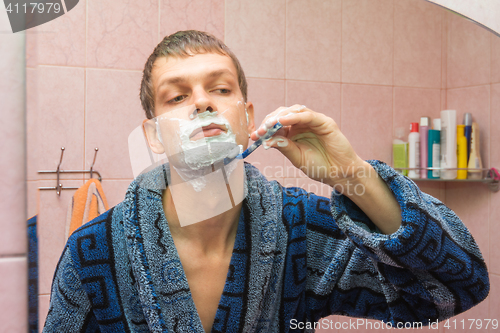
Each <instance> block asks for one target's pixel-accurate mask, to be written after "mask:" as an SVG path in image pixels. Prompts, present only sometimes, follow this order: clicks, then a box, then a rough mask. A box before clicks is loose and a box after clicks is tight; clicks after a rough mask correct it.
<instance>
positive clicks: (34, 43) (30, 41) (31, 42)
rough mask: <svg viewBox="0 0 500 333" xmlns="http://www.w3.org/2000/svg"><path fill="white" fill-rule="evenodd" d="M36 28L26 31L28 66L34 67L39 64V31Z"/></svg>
mask: <svg viewBox="0 0 500 333" xmlns="http://www.w3.org/2000/svg"><path fill="white" fill-rule="evenodd" d="M35 29H36V28H31V29H29V30H28V31H26V33H25V36H26V67H28V68H34V67H36V66H37V65H38V33H37V32H36V31H35Z"/></svg>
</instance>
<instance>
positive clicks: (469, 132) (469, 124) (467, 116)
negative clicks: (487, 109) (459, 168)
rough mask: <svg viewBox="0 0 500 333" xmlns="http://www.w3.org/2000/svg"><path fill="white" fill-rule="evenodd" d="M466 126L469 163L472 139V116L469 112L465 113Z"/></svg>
mask: <svg viewBox="0 0 500 333" xmlns="http://www.w3.org/2000/svg"><path fill="white" fill-rule="evenodd" d="M464 125H465V128H464V135H465V138H466V139H467V163H469V156H470V145H471V138H472V114H470V113H469V112H467V113H464Z"/></svg>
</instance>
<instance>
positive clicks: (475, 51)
mask: <svg viewBox="0 0 500 333" xmlns="http://www.w3.org/2000/svg"><path fill="white" fill-rule="evenodd" d="M448 16H449V30H448V88H457V87H465V86H472V85H479V84H485V83H490V67H491V64H490V59H491V53H490V42H491V40H490V35H489V34H490V32H488V31H487V30H486V29H484V28H481V27H480V26H478V25H476V24H474V23H472V22H470V21H467V20H466V19H464V18H462V17H460V16H458V15H455V14H453V13H451V12H450V13H448Z"/></svg>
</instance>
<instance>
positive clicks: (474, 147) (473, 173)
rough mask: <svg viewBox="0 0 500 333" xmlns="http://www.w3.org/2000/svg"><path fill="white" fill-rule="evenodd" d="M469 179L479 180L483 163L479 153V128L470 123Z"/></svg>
mask: <svg viewBox="0 0 500 333" xmlns="http://www.w3.org/2000/svg"><path fill="white" fill-rule="evenodd" d="M468 167H469V170H468V171H469V179H481V178H482V177H483V173H482V171H480V170H473V169H482V168H483V163H482V161H481V155H480V152H479V126H478V125H477V123H472V135H471V145H470V156H469V165H468Z"/></svg>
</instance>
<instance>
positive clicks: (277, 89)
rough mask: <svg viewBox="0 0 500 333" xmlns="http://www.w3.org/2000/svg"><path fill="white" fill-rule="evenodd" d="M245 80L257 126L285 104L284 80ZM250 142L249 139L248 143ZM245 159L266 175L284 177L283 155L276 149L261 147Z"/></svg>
mask: <svg viewBox="0 0 500 333" xmlns="http://www.w3.org/2000/svg"><path fill="white" fill-rule="evenodd" d="M247 80H248V101H249V102H252V103H253V105H254V114H255V126H256V127H258V126H260V124H261V123H262V121H263V120H264V118H265V116H266V115H268V114H269V113H271V112H273V111H274V110H276V109H277V108H279V107H281V106H285V104H286V103H285V81H284V80H267V79H254V78H249V79H247ZM251 142H252V141H251V140H250V143H249V144H251ZM245 160H246V161H247V162H249V163H252V164H253V165H254V166H256V167H257V168H258V169H259V170H260V171H261V172H262V173H263V174H264V175H265V176H266V177H276V178H282V177H284V170H283V165H284V164H283V163H284V160H285V157H284V156H283V155H282V154H281V153H280V152H279V151H277V150H276V149H269V150H265V149H263V147H261V148H259V149H257V150H256V151H254V152H253V153H252V154H251V155H250V156H249V157H248V158H246V159H245Z"/></svg>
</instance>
